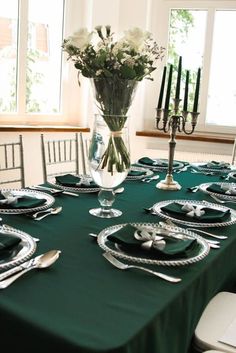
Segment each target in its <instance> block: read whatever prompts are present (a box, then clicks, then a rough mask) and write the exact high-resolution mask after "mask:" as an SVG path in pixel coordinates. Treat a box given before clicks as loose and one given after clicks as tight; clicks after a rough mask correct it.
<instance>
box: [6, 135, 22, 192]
mask: <svg viewBox="0 0 236 353" xmlns="http://www.w3.org/2000/svg"><path fill="white" fill-rule="evenodd" d="M3 184H6V185H8V186H9V184H12V185H13V187H15V186H16V185H17V184H20V187H22V188H24V187H25V172H24V151H23V139H22V135H19V141H18V142H6V143H2V144H0V185H3ZM17 187H18V185H17Z"/></svg>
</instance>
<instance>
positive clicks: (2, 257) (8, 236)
mask: <svg viewBox="0 0 236 353" xmlns="http://www.w3.org/2000/svg"><path fill="white" fill-rule="evenodd" d="M36 247H37V246H36V239H35V238H33V237H32V236H31V235H30V234H28V233H26V232H23V231H21V230H18V229H15V228H13V227H11V226H8V225H6V224H2V220H1V224H0V271H2V270H8V269H9V268H12V267H14V266H17V265H19V264H20V263H22V262H24V261H26V260H27V259H29V258H30V257H31V256H32V255H33V254H34V252H35V250H36ZM0 280H1V273H0Z"/></svg>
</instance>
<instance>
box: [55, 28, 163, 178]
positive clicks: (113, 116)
mask: <svg viewBox="0 0 236 353" xmlns="http://www.w3.org/2000/svg"><path fill="white" fill-rule="evenodd" d="M103 32H105V33H103ZM62 48H63V50H64V51H65V52H66V53H67V54H68V60H72V61H73V63H74V66H75V68H76V69H77V70H78V81H79V75H80V74H81V75H82V76H84V77H88V78H90V79H91V80H92V86H93V89H94V92H95V99H96V102H97V107H98V108H99V110H100V112H101V114H102V115H103V118H104V120H105V121H106V123H107V125H108V127H109V129H110V131H111V132H112V133H111V137H110V141H109V146H108V148H107V150H106V151H105V153H104V156H103V160H102V162H101V164H102V167H103V168H105V167H107V168H108V171H110V172H111V173H113V172H114V171H118V172H123V171H124V169H127V168H128V167H129V165H130V159H129V153H128V151H127V149H126V147H125V145H124V143H123V141H122V137H120V136H119V132H120V131H121V130H122V128H123V127H124V125H125V122H126V119H127V112H128V109H129V107H130V105H131V102H132V98H133V95H134V91H135V88H136V87H137V84H138V82H139V81H141V80H143V79H144V78H147V79H150V80H152V77H151V73H152V72H153V71H154V70H155V69H156V67H155V66H154V63H155V62H156V61H157V60H158V59H161V58H162V57H163V53H164V48H163V47H159V46H158V44H157V43H156V42H155V40H154V39H153V37H152V35H151V33H150V32H147V31H143V30H141V29H140V28H133V29H130V30H128V31H125V32H124V35H123V36H122V37H121V38H120V39H119V40H114V34H113V33H112V32H111V27H110V26H105V29H103V28H102V26H97V27H95V31H92V32H89V31H88V30H87V29H86V28H82V29H80V30H78V31H77V32H75V33H74V34H73V35H72V36H69V37H68V38H67V39H64V41H63V44H62ZM114 132H117V134H114Z"/></svg>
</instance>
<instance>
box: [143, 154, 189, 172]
mask: <svg viewBox="0 0 236 353" xmlns="http://www.w3.org/2000/svg"><path fill="white" fill-rule="evenodd" d="M137 164H138V165H140V166H142V167H144V168H150V169H151V170H152V171H160V172H162V171H163V172H164V171H167V169H168V159H164V158H149V157H142V158H140V159H138V161H137ZM188 165H189V163H188V162H184V161H174V162H173V170H174V171H179V172H180V171H185V170H187V166H188Z"/></svg>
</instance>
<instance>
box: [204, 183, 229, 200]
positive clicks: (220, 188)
mask: <svg viewBox="0 0 236 353" xmlns="http://www.w3.org/2000/svg"><path fill="white" fill-rule="evenodd" d="M199 190H200V191H202V192H204V193H206V194H208V195H210V196H211V197H212V198H214V199H215V200H216V201H218V202H221V203H225V202H231V203H234V202H235V203H236V184H235V183H225V182H224V183H220V182H214V183H204V184H201V185H199Z"/></svg>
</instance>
